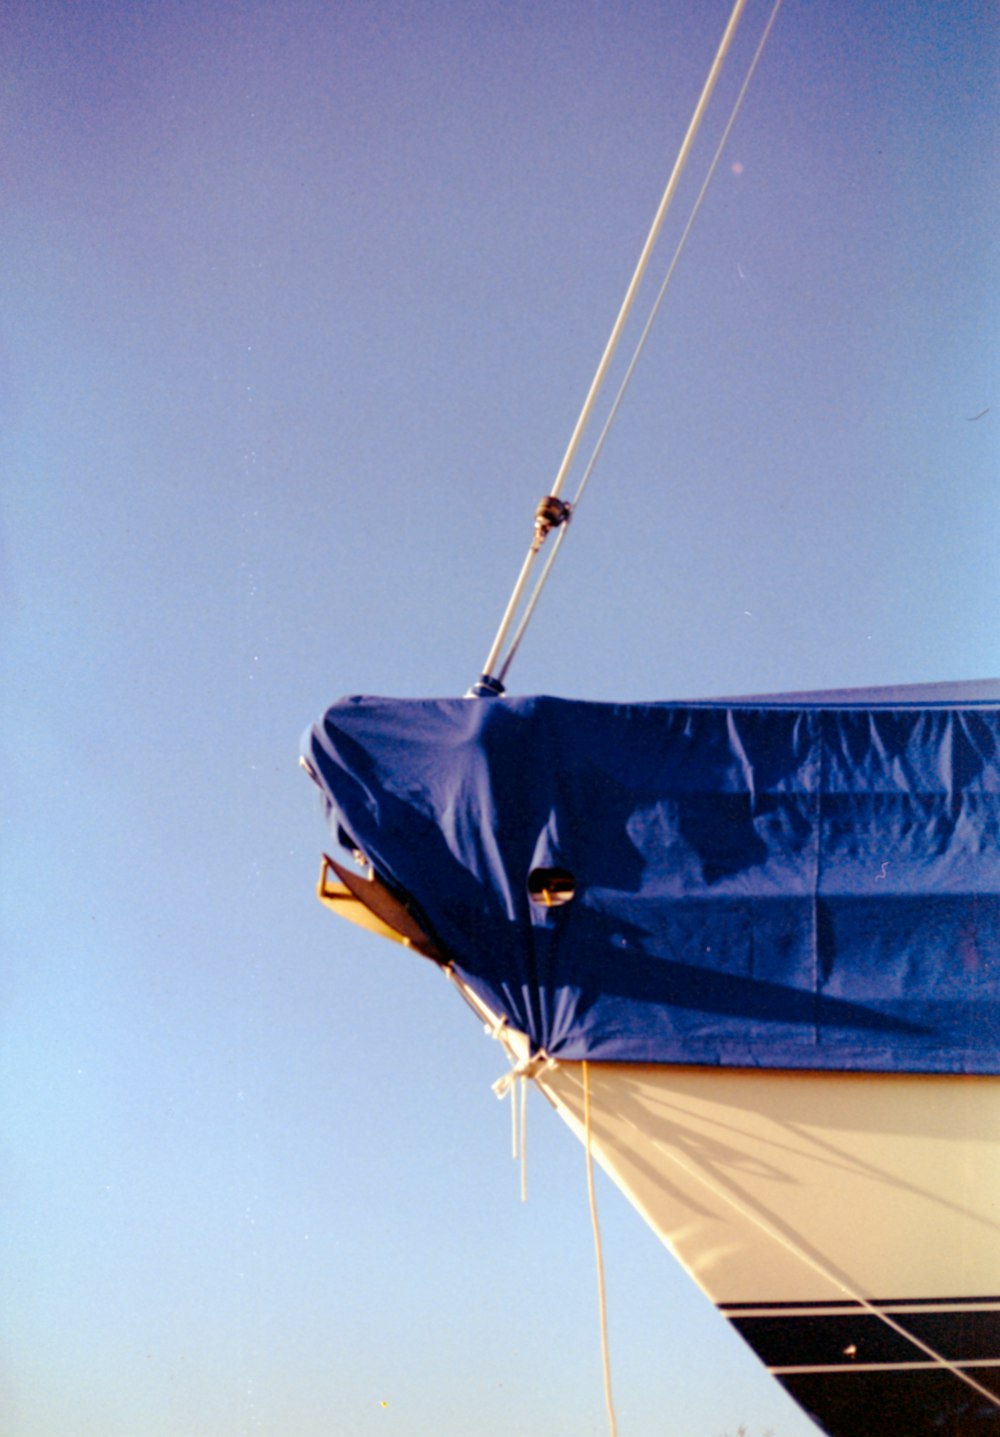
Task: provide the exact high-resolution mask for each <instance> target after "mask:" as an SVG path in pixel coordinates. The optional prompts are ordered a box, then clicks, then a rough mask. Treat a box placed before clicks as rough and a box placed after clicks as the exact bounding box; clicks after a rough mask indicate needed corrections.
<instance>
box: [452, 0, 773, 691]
mask: <svg viewBox="0 0 1000 1437" xmlns="http://www.w3.org/2000/svg"><path fill="white" fill-rule="evenodd" d="M745 5H746V0H735V4H734V6H733V11H732V14H731V15H730V17H729V23H728V24H727V26H726V29H725V32H724V34H723V36H722V40H721V41H720V44H719V49H718V51H717V53H716V56H715V59H714V60H713V62H712V67H711V69H710V70H709V72H708V76H707V78H706V80H705V84H704V86H703V87H702V92H701V95H700V97H699V99H698V103H697V105H696V106H695V111H694V114H693V115H692V117H691V122H690V124H689V125H688V129H687V134H686V135H685V136H684V140H683V142H682V144H681V148H680V151H679V153H678V155H677V159H676V160H675V162H674V168H673V171H672V173H671V175H670V179H669V180H668V181H667V187H666V189H665V190H664V192H663V198H662V199H661V200H660V204H659V208H658V209H657V211H656V214H655V216H654V218H653V224H652V226H651V228H650V231H649V234H648V236H647V237H646V243H645V244H644V245H643V248H642V253H641V254H640V256H639V262H638V264H637V265H636V268H635V273H634V274H633V276H632V280H631V283H630V284H629V287H628V289H627V290H626V292H625V299H624V300H623V302H622V307H621V309H620V310H619V313H618V318H617V319H616V320H615V324H614V328H613V329H612V331H611V335H610V337H609V339H608V342H607V344H606V346H605V349H604V354H603V355H602V356H601V362H600V364H599V365H598V366H597V373H596V374H595V375H594V378H593V381H592V383H591V386H590V390H589V392H588V394H587V397H586V399H585V400H584V404H583V408H582V410H581V411H580V417H579V419H578V420H577V421H576V427H575V428H574V430H573V433H572V435H571V437H570V441H569V445H568V447H567V449H566V453H565V455H564V456H563V461H562V464H561V465H560V466H559V472H558V473H557V475H556V478H555V482H554V483H553V486H552V489H551V491H550V493H549V495H548V496H547V497H546V498H545V499H543V500H542V504H543V505H545V504H547V503H549V502H550V501H551V500H556V499H558V497H559V491H560V489H561V488H562V486H563V483H564V482H565V479H566V475H567V474H568V472H569V469H570V466H571V464H572V463H573V460H574V458H575V456H576V451H577V449H578V447H579V444H580V440H581V438H582V436H583V431H584V429H585V428H586V427H587V424H588V422H589V420H590V417H591V414H592V413H593V410H594V405H595V403H596V402H597V397H598V394H599V393H600V390H601V387H602V385H603V384H604V379H605V376H606V375H607V372H608V368H609V366H610V364H611V361H612V359H613V357H614V353H615V350H616V349H617V347H618V341H619V339H620V338H621V334H622V330H623V329H624V328H625V323H626V321H627V320H628V317H629V314H630V312H631V309H632V305H633V302H634V300H635V296H636V294H637V292H638V289H639V286H640V284H641V283H642V279H643V276H644V275H645V273H646V269H647V267H648V265H649V259H650V256H651V254H652V252H653V248H654V246H655V245H656V241H657V239H658V238H659V234H660V230H661V229H662V227H663V221H664V219H665V218H666V215H667V211H668V209H669V208H670V204H671V202H672V200H673V198H674V194H675V193H676V190H677V186H678V184H679V182H680V178H681V174H682V172H683V170H684V166H685V164H686V163H687V158H688V155H689V154H690V152H691V148H692V146H693V144H694V141H695V138H696V136H697V134H698V130H699V129H700V127H701V122H702V119H703V117H704V114H705V110H706V109H707V108H708V102H709V100H710V99H711V97H712V92H713V90H714V89H715V83H716V81H717V79H718V78H719V73H720V71H721V69H722V66H723V63H724V61H725V59H726V56H727V54H728V53H729V47H730V45H731V44H732V40H733V36H734V35H735V33H736V27H737V25H738V24H739V20H740V16H741V15H742V13H743V9H744V6H745ZM565 517H568V515H567V516H565ZM543 539H544V535H542V536H541V537H540V536H539V533H538V529H537V522H536V532H535V537H534V538H533V540H532V543H531V547H530V548H529V550H528V553H527V555H526V557H525V560H524V563H523V565H522V566H521V572H520V574H519V575H518V580H517V583H516V584H515V586H514V592H513V593H512V594H511V596H510V601H509V603H508V605H507V608H506V610H505V611H504V616H503V618H502V619H501V621H500V628H499V629H498V631H497V636H496V638H495V639H494V640H493V647H492V648H491V649H490V652H489V654H488V655H487V658H486V663H485V664H484V665H483V672H482V676H481V678H480V679H479V682H478V683H477V684H475V685H474V686H473V688H472V690H471V693H473V694H477V695H487V694H498V693H502V692H503V685H502V684H501V683H500V681H499V680H498V679H496V678H494V677H493V671H494V669H495V668H496V665H497V661H498V659H499V657H500V653H501V651H502V649H503V646H504V643H505V642H506V639H507V634H508V632H509V630H510V627H511V624H512V623H513V621H514V616H515V614H516V613H517V610H518V607H519V606H520V603H521V599H522V597H523V594H524V590H525V588H526V587H527V583H528V579H529V577H530V575H531V570H532V568H533V567H534V562H535V559H536V557H537V555H538V551H539V549H540V547H541V543H542V541H543Z"/></svg>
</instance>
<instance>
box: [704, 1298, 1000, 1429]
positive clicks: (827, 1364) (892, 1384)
mask: <svg viewBox="0 0 1000 1437" xmlns="http://www.w3.org/2000/svg"><path fill="white" fill-rule="evenodd" d="M873 1306H877V1307H878V1308H879V1311H880V1312H884V1313H885V1316H886V1318H890V1317H891V1320H892V1324H893V1325H892V1326H890V1325H889V1323H888V1322H886V1321H884V1320H883V1319H882V1317H881V1316H879V1314H878V1313H874V1312H871V1311H870V1310H869V1309H867V1308H865V1307H864V1306H862V1305H861V1304H860V1303H856V1302H851V1301H850V1300H848V1301H842V1302H837V1303H832V1302H827V1303H797V1304H794V1305H793V1304H791V1303H756V1304H750V1303H740V1304H735V1303H733V1304H728V1305H726V1306H725V1307H724V1308H723V1311H724V1312H726V1314H727V1316H728V1317H729V1319H730V1321H731V1322H732V1325H733V1326H734V1327H735V1328H736V1330H737V1331H738V1332H739V1333H740V1335H741V1336H742V1337H743V1338H744V1340H745V1341H746V1342H748V1343H749V1345H750V1346H751V1347H752V1348H753V1349H754V1351H755V1352H756V1353H757V1356H758V1357H760V1359H761V1360H762V1361H763V1362H764V1363H765V1364H766V1365H767V1367H768V1368H769V1369H770V1371H771V1372H772V1373H773V1374H774V1376H775V1377H777V1378H778V1380H779V1382H781V1383H782V1384H783V1385H784V1387H785V1388H787V1390H788V1392H789V1393H790V1394H791V1395H792V1396H793V1397H794V1398H795V1400H796V1401H797V1402H798V1403H799V1405H800V1406H801V1407H803V1408H805V1410H806V1411H807V1412H808V1413H809V1414H810V1416H812V1417H813V1418H814V1419H815V1420H816V1421H817V1422H818V1423H819V1424H820V1426H821V1427H823V1428H824V1430H825V1431H826V1432H828V1433H829V1434H830V1437H888V1434H891V1437H1000V1406H998V1405H994V1404H993V1403H991V1402H990V1400H989V1398H988V1397H986V1396H984V1395H983V1394H982V1393H980V1392H977V1391H976V1390H975V1388H973V1387H971V1386H970V1385H969V1383H968V1382H967V1381H963V1380H962V1377H961V1376H959V1375H958V1374H957V1373H955V1372H951V1371H948V1370H947V1369H946V1368H943V1367H942V1366H941V1365H940V1364H939V1363H938V1362H936V1361H935V1355H936V1356H937V1357H940V1358H943V1359H944V1360H945V1361H947V1362H949V1363H953V1364H955V1365H956V1366H957V1367H959V1368H960V1369H961V1371H962V1372H963V1373H965V1374H967V1376H968V1377H969V1378H971V1379H973V1380H974V1381H975V1382H977V1383H978V1384H979V1385H980V1386H981V1387H984V1388H986V1389H987V1391H988V1392H991V1393H994V1394H996V1395H997V1397H998V1398H1000V1300H998V1299H996V1298H952V1299H940V1298H935V1299H916V1300H912V1301H907V1300H903V1299H896V1300H894V1301H892V1302H880V1303H878V1304H873ZM900 1328H901V1329H904V1330H903V1331H899V1330H898V1329H900ZM909 1335H912V1337H913V1338H914V1339H916V1341H910V1340H909ZM920 1344H923V1345H920ZM928 1348H929V1349H930V1351H928V1350H927V1349H928Z"/></svg>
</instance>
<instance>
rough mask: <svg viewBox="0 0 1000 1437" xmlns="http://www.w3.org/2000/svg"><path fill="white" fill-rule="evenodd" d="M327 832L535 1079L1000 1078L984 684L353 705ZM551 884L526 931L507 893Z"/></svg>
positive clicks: (520, 899)
mask: <svg viewBox="0 0 1000 1437" xmlns="http://www.w3.org/2000/svg"><path fill="white" fill-rule="evenodd" d="M303 751H304V755H305V757H306V760H307V762H308V764H309V766H310V768H311V769H312V771H313V773H314V775H315V776H316V778H317V779H318V781H319V783H320V786H321V788H322V789H323V791H324V796H325V798H326V802H327V810H328V816H329V818H330V821H331V823H332V825H333V826H334V829H335V830H339V831H341V837H342V838H343V837H345V836H348V838H349V841H350V842H351V843H352V844H353V845H355V846H356V847H358V848H359V849H361V850H362V851H363V852H364V854H365V855H366V856H367V858H368V859H369V860H370V862H371V863H372V864H373V865H374V868H375V871H376V873H377V874H378V875H379V876H380V877H381V878H382V879H383V880H384V881H385V882H386V883H387V884H388V885H389V886H390V887H392V888H395V889H397V890H398V891H399V892H400V893H401V894H403V895H406V896H407V897H408V898H409V899H410V900H411V903H412V906H413V908H414V910H415V912H416V913H417V915H418V917H419V918H420V921H421V922H422V923H423V925H424V927H425V928H426V930H427V931H428V933H430V934H431V935H432V936H433V938H434V939H435V941H436V942H437V944H438V945H439V947H440V949H441V951H442V952H443V953H444V954H445V955H446V957H447V958H448V959H449V960H450V961H451V962H453V963H454V965H455V968H456V969H457V970H458V972H459V973H460V974H461V975H462V977H463V978H464V979H465V981H466V982H467V983H468V984H469V985H470V987H471V988H472V989H473V990H474V991H475V992H477V993H478V994H479V995H480V996H481V997H482V998H483V999H484V1000H485V1001H486V1002H487V1003H488V1004H489V1006H490V1007H491V1008H493V1009H494V1010H495V1011H497V1012H499V1013H503V1014H505V1015H506V1017H507V1018H508V1020H509V1022H510V1023H511V1025H512V1026H513V1027H515V1028H518V1029H520V1030H521V1031H523V1032H525V1033H527V1034H528V1035H529V1037H530V1038H531V1040H532V1042H533V1044H534V1045H535V1047H536V1049H540V1050H544V1051H545V1052H547V1053H548V1054H550V1055H551V1056H552V1057H558V1058H564V1059H581V1058H589V1059H594V1060H608V1061H618V1062H652V1063H695V1064H726V1065H738V1066H765V1067H794V1068H833V1069H859V1070H877V1071H890V1072H894V1071H922V1072H928V1071H931V1072H963V1071H964V1072H1000V684H981V685H971V686H964V687H961V686H960V687H958V688H951V689H946V688H943V687H941V686H938V687H937V688H936V689H935V690H934V691H923V692H920V693H915V692H914V691H912V690H901V691H898V692H897V691H889V690H880V691H877V694H876V693H873V692H869V693H855V694H853V695H852V694H850V693H847V694H837V695H814V696H810V695H795V696H790V697H788V698H786V699H752V700H731V701H728V700H727V701H722V702H710V703H665V704H641V705H611V704H597V703H581V702H573V701H568V700H562V699H555V698H544V697H543V698H515V699H508V698H500V699H452V700H440V701H432V700H427V701H423V700H419V701H418V700H389V699H377V698H355V699H348V700H345V701H344V702H342V703H339V704H336V705H335V706H334V707H333V708H331V709H330V710H329V711H328V713H327V714H326V715H325V717H324V719H323V720H322V722H321V723H319V724H317V725H316V726H315V727H314V728H313V729H312V730H311V731H310V732H309V733H308V734H307V735H306V737H305V740H304V749H303ZM540 869H541V870H546V869H559V870H564V871H565V872H567V873H568V874H570V875H572V878H573V880H574V882H575V896H574V897H573V898H572V900H571V901H569V902H567V903H565V904H563V905H561V906H554V907H546V906H545V905H544V904H542V903H539V902H537V901H535V900H534V899H533V898H532V897H531V896H530V894H529V875H530V874H532V872H534V871H536V870H540Z"/></svg>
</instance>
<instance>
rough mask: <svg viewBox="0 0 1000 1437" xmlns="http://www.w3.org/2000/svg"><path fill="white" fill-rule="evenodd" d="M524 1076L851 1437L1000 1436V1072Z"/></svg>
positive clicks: (793, 1386) (814, 1404)
mask: <svg viewBox="0 0 1000 1437" xmlns="http://www.w3.org/2000/svg"><path fill="white" fill-rule="evenodd" d="M497 1036H498V1037H500V1038H501V1039H502V1041H503V1042H504V1045H505V1047H506V1048H507V1050H508V1053H509V1054H510V1056H511V1058H512V1060H513V1061H514V1063H515V1064H516V1065H518V1066H519V1067H520V1070H521V1071H522V1072H523V1071H524V1070H525V1068H524V1065H525V1063H526V1059H527V1054H528V1045H527V1041H526V1039H525V1038H524V1037H523V1035H521V1034H519V1033H512V1032H511V1031H510V1030H509V1029H506V1028H504V1027H501V1030H500V1031H499V1032H498V1034H497ZM527 1071H528V1073H529V1074H530V1075H531V1077H532V1078H533V1081H534V1082H535V1083H536V1085H537V1086H538V1088H539V1089H540V1090H541V1091H542V1092H543V1093H544V1094H545V1096H546V1097H547V1098H548V1099H549V1101H550V1102H551V1103H552V1104H553V1106H554V1107H555V1108H556V1110H557V1111H558V1113H559V1114H560V1116H561V1117H562V1118H563V1119H564V1120H565V1122H566V1123H567V1124H568V1125H569V1127H570V1128H571V1129H572V1130H573V1131H574V1132H575V1133H576V1135H577V1137H579V1138H580V1140H581V1141H582V1142H586V1141H587V1133H586V1125H585V1106H584V1082H585V1081H586V1083H587V1086H588V1088H589V1095H590V1146H591V1151H592V1153H593V1156H594V1158H595V1159H596V1161H597V1162H598V1163H600V1165H601V1166H602V1167H603V1168H604V1169H605V1171H606V1172H607V1173H608V1175H609V1176H610V1177H611V1178H612V1180H613V1181H614V1182H615V1183H616V1184H617V1186H618V1187H619V1188H621V1190H622V1192H623V1193H624V1194H625V1196H626V1197H627V1198H628V1200H629V1201H630V1202H631V1203H632V1204H633V1206H634V1207H635V1208H637V1209H638V1211H639V1212H640V1214H641V1215H642V1216H643V1217H644V1218H645V1220H646V1222H647V1223H648V1224H649V1226H650V1227H651V1228H652V1229H653V1230H654V1232H656V1233H657V1234H658V1236H659V1237H660V1238H661V1240H662V1241H663V1243H664V1244H665V1245H666V1246H667V1248H669V1250H670V1251H671V1253H673V1254H674V1256H675V1257H676V1258H677V1259H678V1260H679V1261H680V1262H681V1263H682V1265H683V1266H684V1267H685V1268H686V1269H687V1271H688V1272H689V1273H690V1275H691V1276H692V1277H693V1278H694V1280H695V1281H696V1282H697V1283H698V1284H699V1286H700V1287H701V1288H702V1289H703V1291H704V1292H705V1293H706V1294H707V1295H708V1296H709V1297H710V1298H711V1299H712V1301H713V1302H715V1303H716V1304H717V1305H718V1306H719V1308H720V1309H721V1310H722V1311H723V1312H724V1313H725V1314H726V1316H727V1317H728V1318H729V1319H730V1321H731V1322H732V1323H733V1325H734V1326H735V1327H736V1328H737V1329H738V1330H739V1331H740V1333H741V1335H742V1336H743V1337H744V1338H745V1339H746V1340H747V1342H748V1343H749V1344H750V1345H751V1346H752V1347H753V1348H754V1350H755V1351H756V1352H757V1354H758V1356H759V1357H760V1358H761V1359H762V1361H763V1362H764V1363H765V1364H766V1365H767V1367H768V1368H769V1370H770V1371H771V1372H772V1373H773V1374H774V1376H775V1377H777V1378H778V1379H779V1380H780V1381H781V1382H782V1383H783V1384H784V1386H785V1387H787V1388H788V1390H789V1391H790V1392H791V1394H792V1395H793V1396H794V1397H795V1398H796V1399H797V1400H798V1401H799V1402H800V1403H801V1404H802V1406H803V1407H805V1408H806V1410H807V1411H809V1412H810V1413H811V1414H812V1415H813V1416H814V1417H815V1418H816V1420H817V1421H818V1422H819V1423H820V1424H821V1425H822V1426H823V1427H825V1429H826V1430H827V1431H828V1432H830V1433H831V1434H834V1437H885V1434H886V1433H889V1432H891V1433H892V1434H893V1437H939V1434H940V1437H997V1434H1000V1077H968V1076H952V1075H943V1076H942V1075H932V1076H923V1075H907V1074H894V1075H892V1074H889V1075H887V1074H866V1073H825V1072H778V1071H761V1070H757V1069H752V1070H747V1069H722V1068H689V1067H668V1066H653V1065H650V1066H646V1065H630V1064H610V1063H590V1064H587V1065H586V1072H585V1070H584V1065H583V1064H582V1063H566V1062H559V1063H554V1064H553V1063H542V1064H540V1065H539V1064H537V1063H535V1062H533V1063H531V1064H530V1065H529V1066H528V1068H527Z"/></svg>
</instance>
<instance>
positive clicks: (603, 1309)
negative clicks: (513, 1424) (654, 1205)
mask: <svg viewBox="0 0 1000 1437" xmlns="http://www.w3.org/2000/svg"><path fill="white" fill-rule="evenodd" d="M583 1131H584V1140H585V1141H584V1147H585V1149H586V1153H587V1195H588V1197H589V1199H590V1223H591V1227H592V1228H593V1230H594V1254H595V1257H596V1259H597V1301H598V1306H599V1308H600V1316H601V1362H602V1364H603V1367H604V1401H605V1403H606V1404H607V1408H608V1425H609V1427H610V1429H611V1437H618V1423H617V1422H616V1421H615V1404H614V1399H613V1397H612V1395H611V1358H610V1355H609V1352H608V1309H607V1302H606V1300H605V1294H604V1258H603V1257H602V1255H601V1230H600V1228H599V1226H598V1223H597V1198H596V1196H595V1194H594V1160H593V1157H592V1155H591V1150H590V1073H589V1065H588V1064H587V1063H586V1062H584V1064H583Z"/></svg>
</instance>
